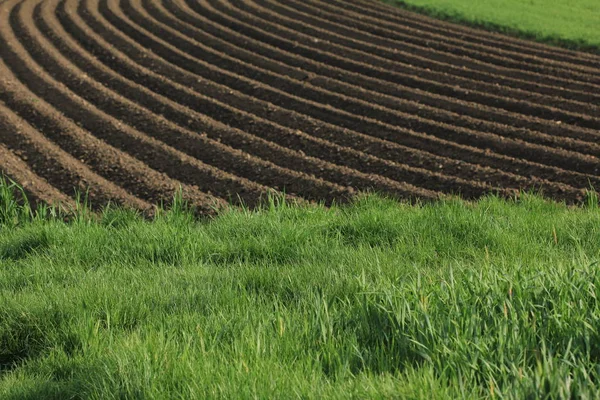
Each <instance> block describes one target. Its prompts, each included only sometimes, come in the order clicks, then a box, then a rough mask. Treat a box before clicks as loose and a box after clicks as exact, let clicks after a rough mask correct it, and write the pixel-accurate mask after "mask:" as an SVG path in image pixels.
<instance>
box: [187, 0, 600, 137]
mask: <svg viewBox="0 0 600 400" xmlns="http://www.w3.org/2000/svg"><path fill="white" fill-rule="evenodd" d="M203 3H204V2H203V1H198V2H194V5H195V6H196V7H200V5H201V4H203ZM207 3H211V5H212V6H213V7H215V8H214V9H215V10H218V13H219V14H220V15H221V16H224V18H225V19H227V22H226V24H227V25H228V26H229V27H231V28H232V29H234V30H238V31H239V32H242V33H243V34H245V35H247V36H250V37H253V38H255V39H257V40H260V41H263V42H266V43H269V44H271V45H273V46H275V47H277V48H280V49H283V50H287V51H290V52H294V53H296V54H299V55H302V56H305V57H307V58H311V59H313V60H316V61H320V62H323V63H326V64H330V65H334V66H336V67H339V68H341V69H344V70H347V71H351V72H356V73H359V74H361V75H363V76H367V77H371V78H377V79H380V80H383V81H386V82H388V83H387V84H388V85H390V84H402V85H405V86H409V87H413V88H420V89H424V90H427V91H429V92H433V93H437V94H441V95H446V96H452V97H455V98H459V99H463V100H466V101H472V102H476V103H480V104H483V105H488V106H493V107H497V108H502V109H505V110H508V111H514V112H519V113H522V114H525V115H532V116H541V117H543V118H546V119H554V120H561V121H566V122H568V123H572V124H575V125H578V126H583V127H588V128H592V129H598V127H600V119H599V118H598V117H597V116H594V115H588V114H583V113H579V112H577V111H574V110H573V107H571V108H572V110H565V109H562V108H561V107H565V104H564V103H565V102H564V101H560V100H559V99H555V98H548V96H542V97H543V99H536V97H538V96H536V95H535V94H533V93H529V94H528V95H526V97H523V98H512V97H504V96H501V95H496V94H491V93H487V92H482V91H479V90H475V89H472V88H469V87H468V86H470V85H471V83H472V82H471V83H470V82H469V80H468V79H464V78H459V77H452V76H449V75H448V74H444V73H438V72H435V71H427V70H425V69H421V68H416V67H410V66H407V67H402V66H399V65H398V63H395V64H394V66H395V67H394V68H388V67H389V64H387V63H385V64H384V65H381V64H382V63H381V62H378V60H374V59H373V57H368V56H367V55H365V54H364V53H357V52H355V51H351V50H349V49H343V48H340V46H336V45H334V44H331V43H330V42H325V41H320V40H318V39H316V38H314V37H310V36H307V35H304V34H302V33H299V32H296V31H293V30H292V29H289V28H287V27H284V26H281V25H277V24H274V23H272V22H270V21H271V20H272V18H267V17H266V16H261V15H256V14H252V13H249V12H248V11H247V10H246V9H245V8H247V7H244V3H240V4H238V2H236V4H235V5H236V6H237V7H234V6H233V5H232V4H230V2H226V1H216V0H208V1H207ZM213 3H214V4H213ZM315 39H316V40H315ZM309 43H310V46H309V45H308V44H309ZM350 54H352V55H353V57H352V58H348V57H347V56H348V55H350ZM368 60H370V62H368ZM390 69H391V70H390ZM462 86H467V87H466V88H465V87H462ZM492 86H493V85H492ZM490 89H493V88H490ZM530 100H534V101H538V102H532V101H530ZM575 109H576V108H575Z"/></svg>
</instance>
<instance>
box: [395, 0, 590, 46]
mask: <svg viewBox="0 0 600 400" xmlns="http://www.w3.org/2000/svg"><path fill="white" fill-rule="evenodd" d="M384 1H386V2H388V3H395V4H398V5H400V6H403V7H405V8H409V9H412V10H415V11H419V12H424V13H426V14H429V15H432V16H434V17H438V18H442V19H447V20H451V21H455V22H460V23H466V24H469V25H474V26H478V27H483V28H487V29H491V30H494V31H497V32H503V33H508V34H512V35H516V36H519V37H523V38H528V39H535V40H538V41H542V42H546V43H550V44H555V45H560V46H564V47H568V48H573V49H579V50H588V51H594V52H600V2H598V0H570V1H566V0H384Z"/></svg>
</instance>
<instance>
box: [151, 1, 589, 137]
mask: <svg viewBox="0 0 600 400" xmlns="http://www.w3.org/2000/svg"><path fill="white" fill-rule="evenodd" d="M146 4H147V7H149V8H150V9H149V11H152V8H158V7H159V4H158V3H154V2H146ZM176 6H178V7H176ZM165 7H167V8H169V11H170V12H173V14H174V15H176V17H177V18H179V19H180V20H182V21H185V22H186V23H187V24H189V25H188V26H187V29H186V27H183V26H181V25H175V24H176V23H175V22H173V21H172V20H171V21H170V22H169V23H170V24H173V25H174V26H177V29H178V30H180V31H182V32H183V33H186V34H187V35H188V36H189V37H193V38H197V40H198V41H199V42H200V43H203V44H210V45H211V46H212V47H213V48H215V49H219V50H221V51H223V52H227V54H235V55H236V57H238V58H240V59H242V58H243V59H244V60H246V61H248V62H250V63H251V64H253V65H260V66H262V67H263V68H264V69H269V70H272V71H274V72H276V73H278V74H283V75H286V76H288V77H290V78H293V79H296V80H297V77H298V74H299V71H298V70H297V69H292V68H290V67H286V66H285V65H281V64H279V65H275V66H274V65H273V63H265V62H264V58H269V57H270V58H273V59H277V60H279V61H281V62H283V63H285V64H288V65H294V66H300V67H302V68H304V69H305V70H307V71H310V72H315V73H316V74H318V75H312V74H307V73H306V72H302V71H300V73H301V78H302V79H305V80H304V81H303V84H302V85H299V86H298V85H297V86H294V87H293V88H290V89H287V88H286V91H287V92H293V93H298V92H300V91H303V92H306V91H307V90H310V89H311V88H312V86H319V87H321V88H324V89H328V90H332V91H334V92H337V93H348V94H350V95H351V97H355V98H357V99H364V100H365V101H369V102H371V103H376V104H380V105H384V106H386V107H390V108H393V109H398V110H404V109H406V111H407V112H408V113H411V114H414V115H420V114H423V113H424V112H425V111H426V112H427V114H428V115H426V117H427V118H432V119H436V120H440V121H442V122H446V123H450V124H459V126H464V127H473V128H474V129H477V130H480V129H484V126H482V125H484V124H485V120H484V119H474V118H470V117H469V116H468V115H467V114H468V113H476V114H477V116H478V117H480V118H483V117H486V116H487V117H488V118H494V119H496V120H499V121H500V122H502V127H501V126H500V125H499V124H496V123H492V126H495V127H496V129H498V128H503V127H506V124H508V123H510V124H511V125H515V126H516V127H524V128H529V129H532V130H536V129H538V130H541V131H543V132H546V133H549V134H552V135H554V136H555V137H563V136H567V137H572V138H576V139H581V140H584V141H589V142H592V143H596V142H597V141H598V139H599V134H598V132H597V131H593V130H583V129H575V128H574V127H570V126H566V125H565V124H562V123H561V124H560V126H558V125H557V123H556V121H553V122H551V123H550V122H549V121H544V120H540V119H535V118H529V119H527V120H523V118H522V116H521V115H518V114H514V113H509V112H503V113H502V112H499V110H492V109H490V108H489V107H481V108H483V110H481V111H479V110H477V109H474V108H473V107H469V105H468V103H466V104H465V103H463V102H461V101H459V100H455V99H454V101H453V103H450V104H446V103H448V102H443V103H441V104H439V105H438V103H433V104H435V105H437V106H438V107H440V106H443V107H448V108H449V107H452V106H453V105H457V106H458V107H460V108H459V109H458V110H459V111H460V112H454V113H448V112H447V111H446V110H444V109H442V108H435V107H428V106H426V105H424V104H423V103H424V102H428V103H431V101H428V100H430V99H428V98H424V95H422V94H420V93H419V92H418V91H415V90H411V89H409V88H404V89H405V90H406V91H403V92H400V93H398V92H396V93H395V94H396V95H397V96H398V97H397V98H392V97H390V96H387V95H384V94H382V93H379V92H375V91H373V90H366V89H364V87H373V84H372V83H373V80H365V79H363V78H362V77H360V76H357V75H356V74H350V73H346V74H345V73H344V71H342V70H339V69H332V68H331V67H329V66H327V65H324V64H320V65H319V64H318V63H315V62H310V61H307V60H306V59H302V58H299V57H295V56H294V55H293V54H292V53H287V52H283V51H277V49H275V48H273V47H270V46H268V45H265V44H261V43H257V42H255V41H254V40H251V39H249V38H247V37H244V36H242V35H240V34H237V33H236V32H234V31H231V30H228V29H227V28H224V27H222V26H221V27H219V26H215V25H214V24H212V21H211V20H209V19H206V18H202V16H201V15H198V14H196V15H193V14H194V12H193V11H192V10H191V9H189V8H187V6H186V5H185V4H182V2H181V1H174V2H167V3H165ZM179 7H181V8H179ZM153 15H154V16H155V17H157V18H160V15H156V14H153ZM194 26H197V27H202V29H203V30H204V31H206V30H207V29H208V30H209V31H210V33H211V34H213V35H217V36H219V37H220V38H222V39H223V40H227V41H228V42H230V43H232V44H234V45H235V46H237V47H231V46H228V45H227V44H223V43H220V42H218V41H217V40H216V39H215V37H214V36H208V35H206V34H205V32H204V31H200V30H198V29H196V28H194ZM188 29H192V31H191V32H190V31H189V30H188ZM244 47H245V48H247V49H248V50H249V51H244V50H240V48H244ZM257 55H260V56H262V57H263V58H261V57H259V56H257ZM206 58H207V57H206V56H204V54H203V58H202V59H206ZM240 69H241V68H237V69H236V70H240ZM325 75H330V76H335V77H337V78H340V77H342V76H344V75H347V76H348V78H347V80H346V82H357V81H358V82H360V83H361V84H362V86H363V87H359V86H355V85H352V84H350V83H346V82H342V81H340V80H337V79H332V78H329V77H327V76H325ZM281 85H282V84H281V83H279V82H277V85H276V86H277V87H282V86H281ZM389 87H390V85H389V84H386V85H385V86H383V85H379V86H375V87H373V89H375V90H380V91H383V92H385V89H386V88H389ZM396 87H398V86H396ZM240 90H241V89H240ZM324 93H326V92H322V91H321V92H319V95H320V96H325V95H326V94H324ZM354 93H356V94H355V95H353V94H354ZM400 97H402V98H400ZM403 98H414V99H415V101H407V100H404V99H403ZM438 98H439V96H438ZM321 101H322V102H324V103H327V104H331V105H335V106H336V107H338V108H343V104H337V100H336V99H335V98H332V97H328V98H323V99H322V100H321ZM435 101H437V102H439V100H438V99H436V100H435ZM463 104H465V106H464V107H463ZM362 108H364V109H365V110H368V111H366V112H367V113H368V114H367V115H369V116H372V115H373V113H374V111H373V109H372V108H370V107H369V104H368V103H367V104H366V106H365V103H363V107H362ZM454 108H456V107H454ZM352 112H356V111H355V110H354V111H352ZM440 113H441V115H443V117H440ZM439 118H441V119H439ZM465 119H467V120H469V121H470V122H469V123H466V122H464V121H465ZM404 120H405V117H404V116H403V118H396V119H395V122H394V123H396V124H398V123H402V122H403V121H404ZM452 121H454V122H452ZM388 122H389V121H388ZM461 122H462V123H463V124H461ZM487 127H488V129H490V128H489V125H488V126H487ZM496 129H491V130H487V129H484V130H487V131H489V132H493V133H499V134H502V133H500V132H501V131H500V132H498V131H497V130H496Z"/></svg>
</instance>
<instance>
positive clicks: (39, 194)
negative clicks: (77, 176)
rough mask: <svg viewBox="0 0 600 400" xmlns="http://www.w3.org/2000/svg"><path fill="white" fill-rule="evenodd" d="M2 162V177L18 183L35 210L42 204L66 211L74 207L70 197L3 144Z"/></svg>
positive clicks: (1, 148)
mask: <svg viewBox="0 0 600 400" xmlns="http://www.w3.org/2000/svg"><path fill="white" fill-rule="evenodd" d="M0 160H2V163H1V164H0V175H2V176H4V178H8V179H9V180H11V181H12V182H18V184H19V185H20V186H21V187H22V188H23V191H24V192H25V195H26V196H27V199H28V200H29V201H30V202H31V205H32V206H33V207H34V208H35V207H37V205H42V204H50V205H56V206H60V207H62V208H65V209H72V208H73V207H74V203H73V201H72V199H71V198H70V197H69V196H67V195H66V194H64V193H63V192H61V191H60V190H58V189H56V188H55V187H54V186H52V185H50V184H49V183H48V182H47V181H46V180H45V179H44V178H42V177H40V176H38V175H37V174H36V173H35V172H33V171H32V170H31V168H29V166H28V165H27V164H26V163H25V162H24V161H23V160H21V159H20V158H19V157H17V156H16V155H14V154H13V153H12V152H11V151H10V150H9V149H8V148H7V147H5V146H4V145H2V144H0Z"/></svg>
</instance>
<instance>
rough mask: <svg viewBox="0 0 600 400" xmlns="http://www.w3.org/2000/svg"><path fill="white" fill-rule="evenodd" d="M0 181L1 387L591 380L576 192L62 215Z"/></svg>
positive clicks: (518, 387)
mask: <svg viewBox="0 0 600 400" xmlns="http://www.w3.org/2000/svg"><path fill="white" fill-rule="evenodd" d="M0 187H2V188H3V190H0V210H3V211H2V214H0V215H2V216H1V217H0V218H1V219H0V398H2V399H41V398H44V399H69V398H76V399H88V398H89V399H193V398H198V399H204V398H236V399H237V398H339V399H347V398H423V399H431V398H451V399H454V398H495V397H496V398H500V397H503V398H514V399H523V398H532V399H533V398H536V399H537V398H543V397H544V396H549V397H555V398H579V397H581V398H584V397H585V396H588V398H598V395H599V394H600V380H599V378H600V376H599V374H600V369H599V368H600V367H599V365H598V361H599V359H600V337H599V334H600V333H599V330H598V329H599V327H600V320H599V318H600V303H599V299H598V297H599V296H600V271H599V270H598V260H600V246H599V245H600V211H599V209H598V208H597V199H596V198H594V197H592V196H590V202H589V205H588V206H587V207H582V208H567V207H566V206H564V205H560V204H555V203H551V202H547V201H545V200H541V199H540V198H537V197H535V196H523V197H522V198H521V199H520V200H518V201H513V202H507V201H504V200H500V199H497V198H494V197H489V198H486V199H483V200H481V201H479V202H477V203H474V204H469V203H464V202H462V201H459V200H451V201H444V202H440V203H436V204H429V205H422V206H410V205H406V204H400V203H397V202H394V201H389V200H385V199H382V198H379V197H377V196H366V197H363V198H361V199H359V200H357V201H356V202H355V203H353V204H351V205H348V206H344V207H333V208H331V209H326V208H324V207H318V206H314V207H308V206H303V207H299V206H290V205H286V204H284V203H282V202H281V201H277V200H273V201H272V202H271V203H270V205H267V206H265V207H264V209H261V210H257V211H247V210H246V211H244V210H242V211H239V210H231V211H228V212H225V213H223V214H222V215H220V216H219V217H217V218H216V219H212V220H204V221H198V220H196V219H195V218H194V217H192V216H191V215H190V214H188V213H187V212H186V211H185V207H184V205H183V204H181V202H175V206H174V208H175V209H174V210H172V211H170V212H161V213H159V215H158V216H157V217H156V218H155V219H154V220H152V221H149V220H144V219H142V218H140V217H139V216H137V215H136V214H135V213H134V212H131V211H126V210H120V209H115V208H109V209H107V210H106V211H105V212H103V213H102V214H101V215H100V216H95V215H93V214H91V213H86V212H84V211H85V210H84V209H83V210H80V211H79V212H78V213H77V214H76V215H75V217H74V218H73V216H71V217H70V218H69V222H64V216H62V215H61V214H60V213H59V212H58V211H56V210H55V209H50V210H49V209H46V210H42V211H39V212H36V211H34V210H31V209H27V208H22V207H20V206H19V205H18V203H17V201H15V200H14V197H12V194H10V193H13V192H14V191H15V190H14V189H15V188H14V187H13V188H11V190H6V188H7V186H6V185H4V186H0Z"/></svg>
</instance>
